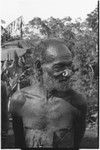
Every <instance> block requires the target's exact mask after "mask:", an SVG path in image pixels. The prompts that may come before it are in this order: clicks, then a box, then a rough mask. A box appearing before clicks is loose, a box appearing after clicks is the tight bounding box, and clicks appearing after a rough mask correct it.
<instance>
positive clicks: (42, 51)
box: [33, 38, 68, 64]
mask: <svg viewBox="0 0 100 150" xmlns="http://www.w3.org/2000/svg"><path fill="white" fill-rule="evenodd" d="M60 44H64V45H66V43H65V41H64V40H63V39H58V38H50V39H45V40H41V41H40V42H39V44H38V45H37V46H36V48H35V50H34V54H33V55H34V60H35V61H37V60H39V61H40V62H41V64H43V63H48V62H50V61H52V58H48V57H46V50H47V48H48V47H49V46H50V45H52V46H56V45H60ZM66 47H67V46H66ZM67 48H68V47H67Z"/></svg>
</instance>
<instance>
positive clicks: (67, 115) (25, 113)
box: [21, 96, 75, 130]
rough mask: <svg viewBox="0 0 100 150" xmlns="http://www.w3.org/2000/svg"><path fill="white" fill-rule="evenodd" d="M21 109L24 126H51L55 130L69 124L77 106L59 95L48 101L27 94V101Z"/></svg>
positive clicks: (37, 127) (36, 127) (41, 128)
mask: <svg viewBox="0 0 100 150" xmlns="http://www.w3.org/2000/svg"><path fill="white" fill-rule="evenodd" d="M21 111H22V117H23V123H24V126H26V127H29V128H33V129H39V130H47V129H49V128H52V129H54V130H55V128H62V127H63V128H65V127H66V126H67V125H68V126H69V124H70V122H71V120H72V116H73V115H72V114H73V113H74V111H75V108H74V107H73V106H71V104H70V103H68V102H66V101H65V100H63V99H61V98H57V97H52V98H50V99H49V100H48V101H47V100H46V99H45V98H40V97H38V96H26V102H25V104H24V105H23V107H22V110H21Z"/></svg>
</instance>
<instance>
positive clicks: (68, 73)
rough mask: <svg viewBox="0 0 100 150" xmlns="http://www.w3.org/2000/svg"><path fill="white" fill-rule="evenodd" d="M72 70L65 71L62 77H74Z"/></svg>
mask: <svg viewBox="0 0 100 150" xmlns="http://www.w3.org/2000/svg"><path fill="white" fill-rule="evenodd" d="M72 73H73V72H72V70H71V69H65V70H64V71H63V72H62V75H63V76H64V77H70V76H71V75H72Z"/></svg>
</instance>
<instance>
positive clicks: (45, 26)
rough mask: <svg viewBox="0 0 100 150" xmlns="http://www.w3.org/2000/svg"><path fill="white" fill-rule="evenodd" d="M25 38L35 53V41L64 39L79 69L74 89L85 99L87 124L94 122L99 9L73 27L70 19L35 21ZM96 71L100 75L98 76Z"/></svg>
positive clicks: (33, 20) (25, 32) (96, 103)
mask: <svg viewBox="0 0 100 150" xmlns="http://www.w3.org/2000/svg"><path fill="white" fill-rule="evenodd" d="M35 31H36V32H35ZM24 35H25V36H26V39H29V40H27V41H26V42H27V43H28V45H29V48H30V47H31V48H32V49H33V50H35V47H36V45H37V44H36V41H40V40H41V39H45V38H52V37H56V38H62V39H64V41H65V42H66V45H67V46H68V48H69V49H70V50H71V52H72V53H73V56H74V59H73V64H74V66H75V67H76V68H78V70H77V72H76V74H75V80H76V81H75V85H74V86H73V88H74V89H75V90H77V91H78V92H81V93H83V95H85V96H86V99H87V103H88V114H87V122H88V123H90V122H91V121H90V120H91V118H92V119H93V117H91V116H92V115H93V113H94V114H95V113H96V112H97V111H98V109H97V107H98V71H97V70H98V69H97V66H98V65H97V64H98V8H96V9H95V10H94V11H93V12H91V13H90V14H88V15H87V19H86V20H85V21H83V22H82V21H81V20H79V19H78V20H76V22H74V23H73V22H72V19H71V18H70V17H66V18H63V19H59V18H53V17H50V18H49V19H47V20H42V19H41V18H39V17H36V18H33V19H32V20H31V21H29V23H28V25H26V27H25V29H24ZM35 40H36V41H35ZM15 56H16V54H15ZM34 57H35V56H34ZM26 59H28V57H27V58H26ZM15 60H17V56H16V59H15ZM30 62H31V61H30ZM94 68H96V71H97V73H96V76H95V69H94ZM96 119H97V118H96Z"/></svg>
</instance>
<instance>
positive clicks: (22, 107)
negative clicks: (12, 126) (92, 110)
mask: <svg viewBox="0 0 100 150" xmlns="http://www.w3.org/2000/svg"><path fill="white" fill-rule="evenodd" d="M48 43H49V44H48V46H47V49H46V50H45V52H44V53H45V57H46V61H45V63H42V62H40V64H41V65H40V66H39V67H37V66H38V65H36V72H37V74H41V75H40V77H39V81H37V82H35V83H34V84H32V85H31V86H30V87H27V88H23V89H21V90H20V91H17V92H16V93H15V94H14V95H13V96H12V100H11V103H10V111H11V112H12V113H15V114H17V115H18V116H21V117H22V120H23V128H24V131H25V141H26V145H27V147H58V148H59V147H65V148H79V144H80V141H81V138H82V137H83V135H84V131H85V115H86V103H85V101H84V98H83V97H82V96H81V95H80V94H78V93H76V92H75V91H73V90H72V89H71V84H70V78H71V76H72V75H73V71H72V54H71V52H70V51H69V49H68V48H67V47H66V45H65V44H64V43H62V42H59V41H57V40H51V41H49V42H48ZM40 72H41V73H40Z"/></svg>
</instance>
